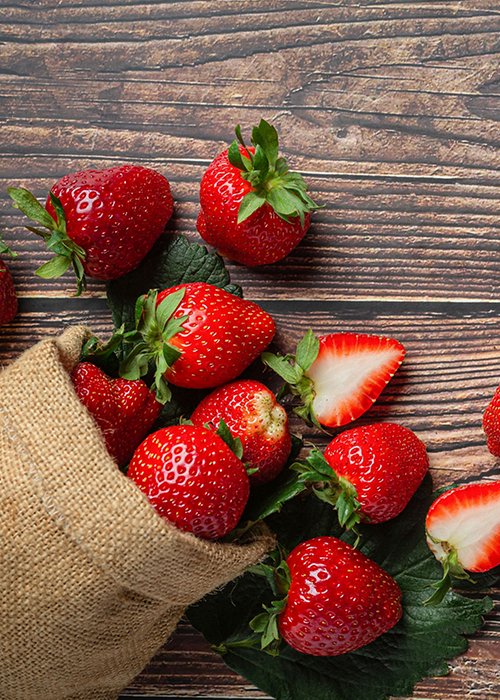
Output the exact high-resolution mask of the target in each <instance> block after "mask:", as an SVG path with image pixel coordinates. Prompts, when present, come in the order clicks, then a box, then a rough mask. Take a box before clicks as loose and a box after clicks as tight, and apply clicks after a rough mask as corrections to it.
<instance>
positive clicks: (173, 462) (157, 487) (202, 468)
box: [127, 425, 250, 539]
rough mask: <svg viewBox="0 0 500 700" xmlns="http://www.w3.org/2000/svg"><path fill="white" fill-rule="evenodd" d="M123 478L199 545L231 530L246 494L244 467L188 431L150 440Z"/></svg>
mask: <svg viewBox="0 0 500 700" xmlns="http://www.w3.org/2000/svg"><path fill="white" fill-rule="evenodd" d="M127 476H128V477H129V478H131V479H132V480H133V481H134V482H135V483H136V485H137V486H138V487H139V488H140V489H141V491H142V492H143V493H144V494H145V495H146V497H147V498H148V500H149V502H150V503H151V505H152V506H153V508H154V509H155V510H156V511H157V513H158V514H159V515H161V516H162V517H164V518H166V519H167V520H169V521H170V522H172V523H173V524H174V525H176V526H177V527H178V528H179V529H181V530H186V531H188V532H192V533H193V534H194V535H196V536H198V537H202V538H204V539H218V538H220V537H223V536H224V535H226V534H227V533H228V532H230V531H231V530H233V529H234V528H235V527H236V525H237V523H238V521H239V519H240V518H241V515H242V513H243V510H244V509H245V505H246V503H247V500H248V495H249V491H250V485H249V481H248V476H247V473H246V471H245V467H244V466H243V463H242V462H241V461H240V460H239V459H238V458H237V457H236V456H235V455H234V454H233V452H231V450H230V449H229V447H228V446H227V445H226V444H225V442H224V441H223V440H222V439H221V438H220V437H218V435H215V434H214V433H212V432H211V431H210V430H206V429H205V428H199V427H194V426H190V425H174V426H171V427H169V428H163V429H161V430H158V431H157V432H156V433H153V434H152V435H149V436H148V437H147V438H146V439H145V440H144V442H142V444H141V445H140V446H139V447H138V448H137V450H136V452H135V454H134V456H133V458H132V461H131V463H130V467H129V470H128V473H127Z"/></svg>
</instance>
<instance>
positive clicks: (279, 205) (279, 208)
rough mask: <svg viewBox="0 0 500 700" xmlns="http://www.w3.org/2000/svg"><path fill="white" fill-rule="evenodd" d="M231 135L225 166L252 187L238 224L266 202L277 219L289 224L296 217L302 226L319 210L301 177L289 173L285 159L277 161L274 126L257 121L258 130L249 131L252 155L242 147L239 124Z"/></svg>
mask: <svg viewBox="0 0 500 700" xmlns="http://www.w3.org/2000/svg"><path fill="white" fill-rule="evenodd" d="M235 133H236V139H235V140H234V141H233V142H232V144H231V145H230V146H229V150H228V154H227V156H228V159H229V162H230V163H231V164H232V165H234V166H235V167H236V168H238V169H239V170H241V177H242V178H243V179H244V180H247V181H248V182H249V183H250V185H251V186H252V191H251V192H248V194H246V195H245V197H244V198H243V200H242V202H241V204H240V208H239V211H238V223H239V224H241V223H242V222H243V221H245V219H248V217H249V216H251V215H252V214H253V213H254V212H255V211H257V209H260V207H262V206H263V205H264V204H266V202H267V204H269V205H270V206H271V207H272V208H273V209H274V211H275V212H276V214H277V215H278V216H279V217H280V218H281V219H283V220H284V221H286V222H288V223H289V222H290V221H291V219H294V218H296V217H298V218H299V219H300V223H301V225H302V226H303V225H304V220H305V215H306V214H307V213H308V212H311V211H314V210H315V209H319V208H320V206H319V205H318V204H316V202H314V200H313V199H311V197H310V196H309V195H308V194H307V185H306V182H305V180H304V178H303V177H302V175H299V173H294V172H290V171H289V169H288V163H287V162H286V159H285V158H283V157H279V151H278V132H277V131H276V129H275V128H274V126H272V124H269V122H266V121H265V119H261V120H260V124H259V126H255V127H254V128H253V129H252V138H251V141H252V145H253V146H254V148H255V153H252V152H251V151H250V149H248V148H247V146H246V145H245V142H244V141H243V137H242V135H241V127H240V125H239V124H238V126H237V127H236V128H235ZM240 145H241V146H243V148H244V151H245V153H244V154H243V153H241V151H240Z"/></svg>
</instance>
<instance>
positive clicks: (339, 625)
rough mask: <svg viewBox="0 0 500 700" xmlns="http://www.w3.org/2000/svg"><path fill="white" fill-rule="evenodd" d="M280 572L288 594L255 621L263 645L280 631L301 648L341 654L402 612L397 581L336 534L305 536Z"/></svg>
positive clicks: (376, 634) (383, 628) (387, 625)
mask: <svg viewBox="0 0 500 700" xmlns="http://www.w3.org/2000/svg"><path fill="white" fill-rule="evenodd" d="M287 570H288V571H287ZM280 573H281V576H280V577H279V579H280V584H281V588H282V589H284V592H285V593H286V597H285V598H284V599H283V600H282V601H281V604H280V603H275V604H274V605H273V606H272V607H268V608H266V612H264V613H262V614H261V615H259V616H258V617H257V618H254V620H253V621H252V623H251V626H252V629H254V631H256V632H259V633H262V634H263V638H262V639H263V646H264V647H265V646H267V645H269V644H273V643H276V642H275V640H276V637H277V636H278V635H277V634H276V631H277V632H279V635H280V636H281V637H282V638H283V639H284V640H285V641H286V642H287V644H289V645H290V646H291V647H292V648H293V649H295V650H296V651H299V652H301V653H302V654H309V655H311V656H339V655H340V654H346V653H347V652H350V651H354V650H355V649H359V648H360V647H363V646H365V645H366V644H369V643H370V642H372V641H373V640H374V639H376V638H377V637H380V635H382V634H384V632H387V631H388V630H390V629H391V628H392V627H394V625H395V624H396V623H397V622H398V621H399V620H400V618H401V616H402V607H401V590H400V588H399V586H398V584H397V583H396V581H395V580H394V579H393V578H392V577H391V576H389V574H388V573H387V572H385V571H384V570H383V569H381V568H380V566H378V564H376V563H375V562H373V561H371V560H370V559H368V557H366V556H365V555H364V554H362V553H361V552H360V551H359V550H357V549H355V548H354V547H351V545H349V544H347V543H346V542H343V541H342V540H339V539H337V538H336V537H315V538H314V539H312V540H307V541H306V542H302V543H301V544H299V545H298V546H297V547H295V549H294V550H292V552H291V553H290V554H289V556H288V557H287V559H286V567H281V572H280ZM286 579H288V581H286ZM276 616H277V630H276V622H275V621H274V622H273V617H274V620H276ZM273 637H274V639H273Z"/></svg>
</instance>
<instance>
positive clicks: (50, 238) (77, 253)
mask: <svg viewBox="0 0 500 700" xmlns="http://www.w3.org/2000/svg"><path fill="white" fill-rule="evenodd" d="M7 192H8V194H9V197H10V198H11V199H12V201H13V202H14V206H15V207H16V209H19V210H20V211H22V213H23V214H25V215H26V216H27V217H28V218H29V219H31V220H32V221H34V222H35V223H37V224H39V225H40V226H41V227H42V228H39V227H35V226H26V228H27V229H28V231H31V232H32V233H35V234H36V235H37V236H40V237H41V238H43V240H44V241H45V243H46V245H47V248H48V249H49V250H50V252H51V253H54V257H53V258H52V259H51V260H49V261H48V262H46V263H45V264H44V265H42V266H41V267H39V268H38V270H36V271H35V274H36V275H38V276H39V277H43V278H44V279H53V278H54V277H60V276H61V275H63V274H64V273H65V272H66V270H67V269H68V268H69V267H70V266H71V267H73V270H74V272H75V275H76V281H77V291H76V294H77V296H79V295H80V294H81V293H82V291H83V290H84V289H85V288H86V279H85V272H84V269H83V262H84V260H85V257H86V253H85V251H84V250H83V248H81V247H80V246H79V245H77V244H76V243H75V242H74V241H72V240H71V238H69V236H68V234H67V232H66V216H65V214H64V209H63V206H62V204H61V200H60V199H59V198H58V197H56V196H55V195H54V194H52V192H49V197H50V201H51V203H52V206H53V207H54V210H55V212H56V217H55V218H54V217H52V216H51V215H50V214H49V212H48V211H47V210H46V209H45V208H44V207H43V206H42V205H41V204H40V202H39V201H38V200H37V199H36V197H35V196H34V195H33V194H32V193H31V192H30V191H29V190H26V189H25V188H24V187H9V188H8V189H7Z"/></svg>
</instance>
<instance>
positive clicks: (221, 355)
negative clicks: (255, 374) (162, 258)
mask: <svg viewBox="0 0 500 700" xmlns="http://www.w3.org/2000/svg"><path fill="white" fill-rule="evenodd" d="M136 316H137V329H136V331H135V332H130V333H128V334H127V339H128V342H129V343H130V351H129V353H128V356H127V358H126V360H125V361H124V363H123V364H122V367H121V370H120V374H121V376H123V377H127V378H128V379H138V378H139V377H140V376H143V375H144V374H146V373H147V372H148V368H149V367H150V366H151V365H154V368H155V384H154V386H155V388H156V391H157V395H158V398H159V400H160V401H162V402H165V401H167V400H168V399H169V398H170V391H169V389H168V386H167V381H168V382H171V383H172V384H175V385H176V386H181V387H186V388H188V389H207V388H212V387H215V386H219V385H220V384H224V383H226V382H228V381H231V380H232V379H235V378H236V377H237V376H238V375H239V374H241V372H243V370H244V369H246V368H247V367H248V365H250V364H251V363H252V362H253V361H254V360H255V359H256V358H257V357H258V356H259V354H260V353H261V352H262V350H264V348H266V347H267V345H268V344H269V343H270V342H271V340H272V338H273V336H274V332H275V325H274V321H273V319H272V318H271V316H270V315H269V314H268V313H266V312H265V311H264V310H263V309H261V308H260V306H258V305H257V304H254V303H253V302H251V301H246V300H244V299H240V298H239V297H237V296H235V295H234V294H230V293H229V292H226V291H225V290H224V289H220V288H219V287H215V286H214V285H212V284H206V283H205V282H191V283H188V284H179V285H176V286H175V287H170V288H169V289H164V290H163V291H161V292H159V293H158V292H157V291H156V290H153V291H152V292H150V293H149V294H148V295H147V296H145V297H142V298H140V299H139V300H138V304H137V313H136Z"/></svg>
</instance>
